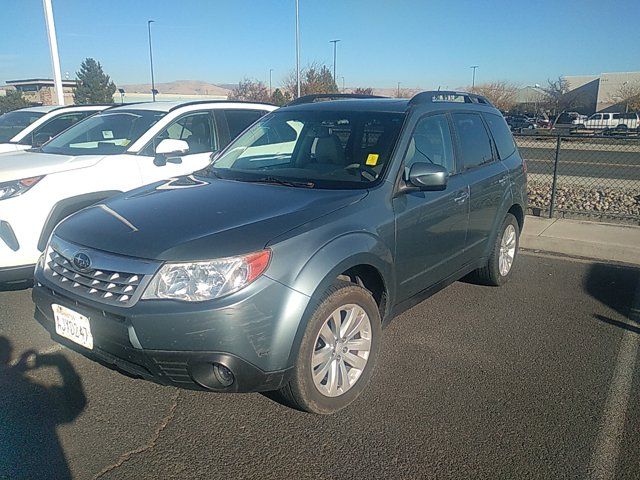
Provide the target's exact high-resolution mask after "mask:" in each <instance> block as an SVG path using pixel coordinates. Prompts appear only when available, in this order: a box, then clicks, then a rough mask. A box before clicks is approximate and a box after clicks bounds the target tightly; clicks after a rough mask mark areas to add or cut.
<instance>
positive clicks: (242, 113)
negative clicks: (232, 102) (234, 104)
mask: <svg viewBox="0 0 640 480" xmlns="http://www.w3.org/2000/svg"><path fill="white" fill-rule="evenodd" d="M265 113H266V112H265V111H264V110H225V111H224V114H225V117H226V118H227V125H228V126H229V136H230V138H231V140H233V139H234V138H236V137H237V136H238V135H240V134H241V133H242V132H243V131H245V130H246V129H247V127H248V126H249V125H251V124H252V123H253V122H255V121H256V120H258V119H259V118H260V117H262V116H263V115H264V114H265Z"/></svg>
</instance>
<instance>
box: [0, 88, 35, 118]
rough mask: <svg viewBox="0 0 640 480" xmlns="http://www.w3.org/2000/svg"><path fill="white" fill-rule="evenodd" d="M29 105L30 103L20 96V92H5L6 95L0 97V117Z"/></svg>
mask: <svg viewBox="0 0 640 480" xmlns="http://www.w3.org/2000/svg"><path fill="white" fill-rule="evenodd" d="M29 105H30V103H29V102H28V101H27V100H25V98H24V97H23V96H22V92H18V91H17V90H7V94H6V95H5V96H4V97H0V115H2V114H3V113H7V112H10V111H12V110H17V109H18V108H25V107H28V106H29Z"/></svg>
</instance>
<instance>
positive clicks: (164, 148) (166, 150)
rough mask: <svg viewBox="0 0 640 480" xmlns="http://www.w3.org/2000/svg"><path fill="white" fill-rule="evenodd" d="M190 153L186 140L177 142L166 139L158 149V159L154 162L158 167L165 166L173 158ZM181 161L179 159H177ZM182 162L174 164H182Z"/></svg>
mask: <svg viewBox="0 0 640 480" xmlns="http://www.w3.org/2000/svg"><path fill="white" fill-rule="evenodd" d="M188 152H189V144H188V143H187V142H185V141H184V140H175V139H173V138H165V139H164V140H162V141H161V142H160V143H159V144H158V146H157V147H156V158H155V159H154V160H153V163H155V164H156V165H157V166H159V167H160V166H163V165H166V164H167V161H170V159H171V158H176V157H179V156H180V155H184V154H186V153H188ZM177 160H179V159H177ZM180 162H181V160H180V161H177V162H173V163H180Z"/></svg>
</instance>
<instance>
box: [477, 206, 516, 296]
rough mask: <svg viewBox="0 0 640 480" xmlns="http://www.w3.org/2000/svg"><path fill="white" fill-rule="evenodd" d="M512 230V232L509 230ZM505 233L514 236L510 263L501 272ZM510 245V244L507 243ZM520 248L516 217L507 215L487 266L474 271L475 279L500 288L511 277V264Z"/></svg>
mask: <svg viewBox="0 0 640 480" xmlns="http://www.w3.org/2000/svg"><path fill="white" fill-rule="evenodd" d="M511 228H513V230H511ZM507 231H512V232H513V233H514V235H515V238H514V240H515V242H514V243H515V244H514V245H513V256H512V257H511V262H510V263H509V265H508V268H507V269H506V272H505V270H504V269H502V270H501V266H500V265H501V259H500V255H501V250H502V241H503V239H504V238H505V233H506V232H507ZM509 245H511V243H509ZM519 246H520V227H519V226H518V221H517V220H516V217H514V216H513V215H511V214H510V213H507V215H506V217H505V218H504V220H503V221H502V225H501V226H500V231H499V232H498V235H497V237H496V240H495V243H494V245H493V249H492V250H491V254H490V255H489V260H488V261H487V265H486V266H484V267H482V268H479V269H478V270H476V277H477V279H478V280H479V281H480V282H481V283H483V284H485V285H493V286H496V287H497V286H500V285H503V284H504V283H506V282H507V281H508V280H509V278H510V277H511V272H512V271H513V263H514V262H515V260H516V257H517V254H518V248H519Z"/></svg>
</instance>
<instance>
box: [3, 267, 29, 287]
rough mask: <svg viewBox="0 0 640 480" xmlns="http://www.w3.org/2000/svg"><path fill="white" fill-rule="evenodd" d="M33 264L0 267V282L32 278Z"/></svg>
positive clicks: (21, 280) (13, 281)
mask: <svg viewBox="0 0 640 480" xmlns="http://www.w3.org/2000/svg"><path fill="white" fill-rule="evenodd" d="M34 268H35V265H24V266H21V267H0V283H16V282H23V281H25V280H30V279H32V278H33V270H34Z"/></svg>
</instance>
